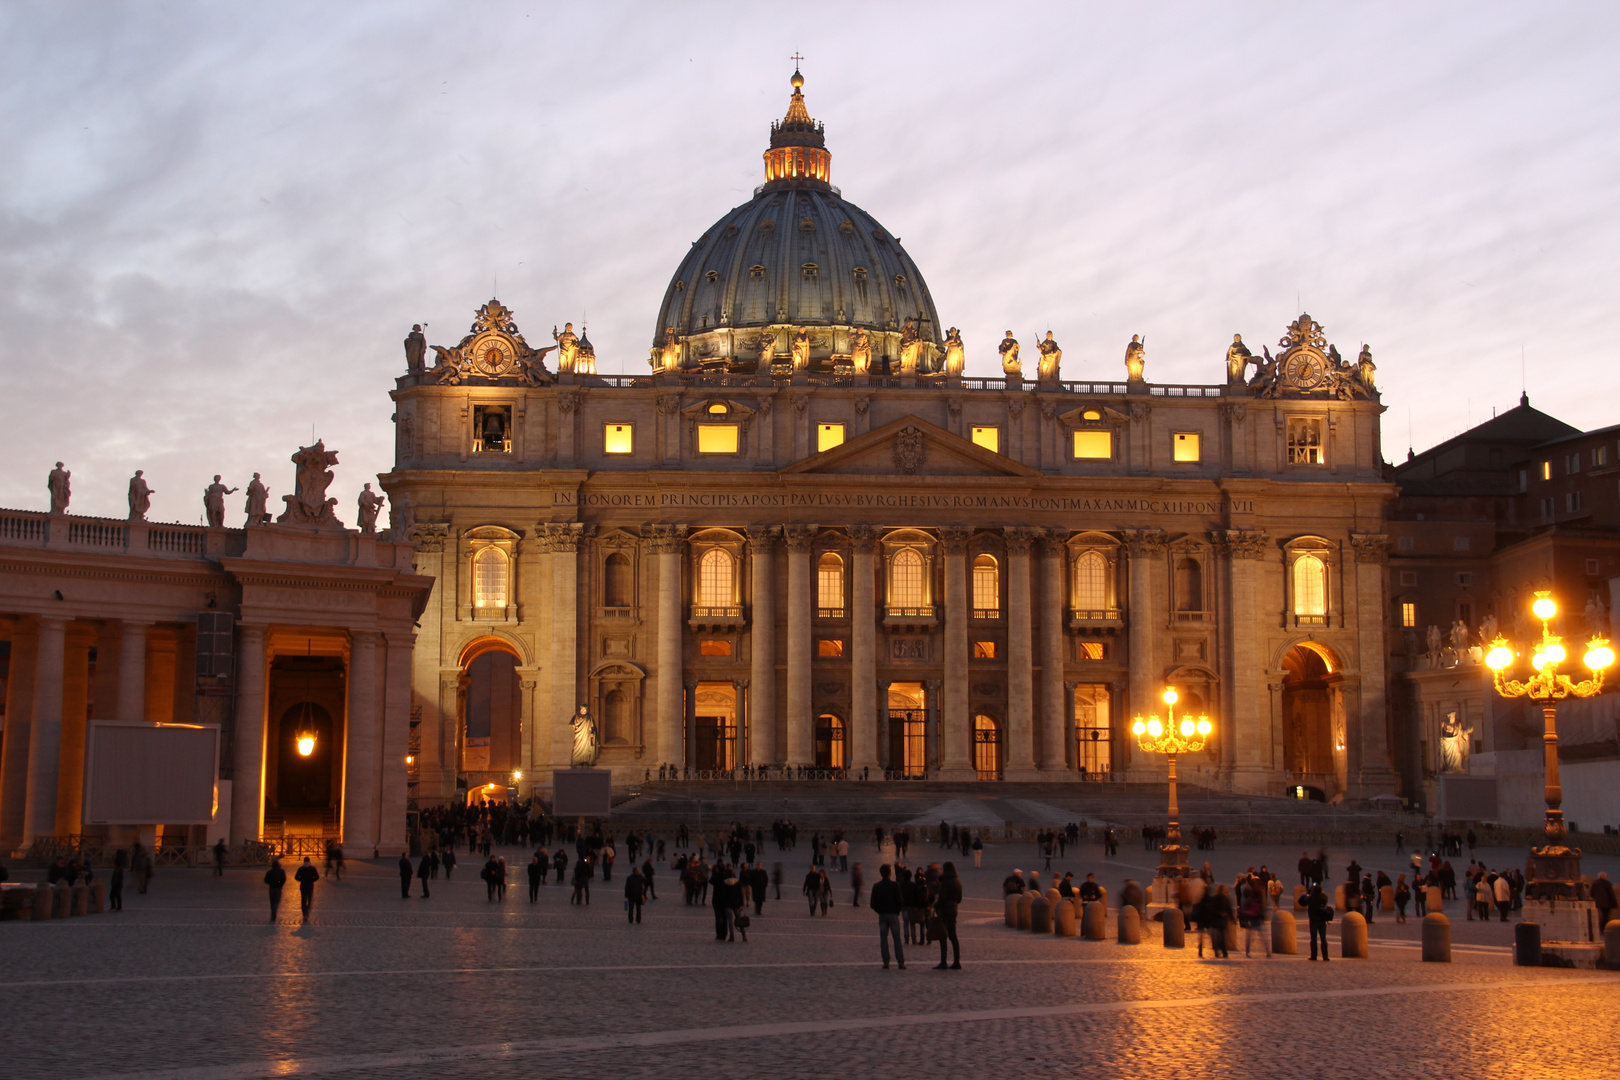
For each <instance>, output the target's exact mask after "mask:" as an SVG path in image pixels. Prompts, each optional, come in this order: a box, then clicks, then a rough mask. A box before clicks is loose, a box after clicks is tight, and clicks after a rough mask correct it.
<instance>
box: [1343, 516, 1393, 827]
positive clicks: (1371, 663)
mask: <svg viewBox="0 0 1620 1080" xmlns="http://www.w3.org/2000/svg"><path fill="white" fill-rule="evenodd" d="M1350 545H1351V547H1353V548H1354V549H1355V553H1356V571H1355V597H1356V609H1355V611H1353V612H1350V616H1351V618H1353V619H1354V620H1355V623H1356V653H1357V656H1356V660H1355V665H1356V667H1357V668H1359V669H1360V671H1361V692H1360V693H1359V694H1356V695H1351V694H1349V693H1346V694H1345V701H1346V710H1345V711H1346V715H1345V729H1346V733H1347V735H1348V736H1349V737H1348V738H1346V739H1345V744H1346V745H1347V746H1349V747H1350V776H1349V780H1350V784H1349V787H1350V794H1351V796H1352V797H1357V798H1362V799H1370V798H1372V797H1373V796H1375V795H1390V794H1394V792H1395V772H1394V770H1393V769H1392V768H1391V767H1390V760H1389V727H1388V720H1387V716H1388V712H1387V708H1386V705H1385V689H1384V662H1383V654H1384V632H1383V626H1382V619H1383V611H1384V562H1385V561H1386V560H1387V559H1388V558H1389V537H1387V536H1385V535H1383V534H1382V533H1351V534H1350ZM1346 591H1347V592H1348V591H1349V590H1346ZM1353 698H1354V699H1355V704H1356V710H1355V712H1354V713H1351V712H1350V711H1349V704H1350V702H1351V700H1352V699H1353Z"/></svg>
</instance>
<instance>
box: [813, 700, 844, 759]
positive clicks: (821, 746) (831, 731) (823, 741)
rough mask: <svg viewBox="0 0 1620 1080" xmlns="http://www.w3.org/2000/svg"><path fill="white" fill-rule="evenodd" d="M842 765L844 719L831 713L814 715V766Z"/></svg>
mask: <svg viewBox="0 0 1620 1080" xmlns="http://www.w3.org/2000/svg"><path fill="white" fill-rule="evenodd" d="M843 767H844V721H843V720H841V719H839V718H838V717H836V716H834V715H833V714H832V713H822V714H821V715H820V716H818V717H816V768H818V769H842V768H843Z"/></svg>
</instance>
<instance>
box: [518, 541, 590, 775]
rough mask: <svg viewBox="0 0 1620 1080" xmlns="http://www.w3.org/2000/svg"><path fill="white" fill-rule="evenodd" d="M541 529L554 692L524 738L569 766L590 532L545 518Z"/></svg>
mask: <svg viewBox="0 0 1620 1080" xmlns="http://www.w3.org/2000/svg"><path fill="white" fill-rule="evenodd" d="M536 531H537V533H538V535H539V540H540V544H539V547H540V549H541V550H542V551H544V552H546V553H547V555H546V557H547V559H548V560H549V561H550V563H551V611H550V615H551V618H550V619H549V620H548V622H547V624H546V627H547V632H546V645H545V649H546V662H547V663H546V666H547V667H549V668H550V669H551V679H550V684H551V695H550V700H548V701H547V702H546V703H545V706H544V708H545V712H546V715H545V716H543V717H535V718H534V727H535V728H536V730H535V731H532V732H531V731H527V730H526V731H524V732H522V738H524V739H525V740H528V741H529V745H532V746H537V747H539V748H540V749H541V752H542V753H544V754H545V755H546V756H547V757H548V758H550V762H551V765H552V767H553V768H566V767H567V766H568V763H569V762H570V761H571V760H573V756H574V733H573V728H572V727H571V726H570V723H571V720H572V718H573V715H574V710H575V709H577V708H578V707H579V704H580V702H581V701H582V700H583V699H582V698H581V696H580V689H579V549H580V545H581V544H582V543H583V542H584V540H585V534H586V533H585V526H584V524H583V523H582V522H578V521H549V522H542V523H541V524H540V526H539V528H538V529H537V530H536ZM520 689H521V687H520ZM525 719H528V717H525ZM542 731H543V732H545V734H542V733H541V732H542ZM537 764H538V763H537Z"/></svg>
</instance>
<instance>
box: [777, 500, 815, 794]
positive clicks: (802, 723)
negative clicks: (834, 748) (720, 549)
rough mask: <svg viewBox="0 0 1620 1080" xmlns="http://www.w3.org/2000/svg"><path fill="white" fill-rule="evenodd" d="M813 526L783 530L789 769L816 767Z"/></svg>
mask: <svg viewBox="0 0 1620 1080" xmlns="http://www.w3.org/2000/svg"><path fill="white" fill-rule="evenodd" d="M817 531H818V530H817V528H816V526H814V525H788V526H785V527H784V528H783V529H782V535H783V539H784V540H785V542H786V545H787V552H788V555H787V560H788V607H787V669H788V670H787V680H788V684H787V747H786V750H787V752H786V753H785V754H784V755H783V762H784V763H785V764H787V765H790V766H791V765H813V764H815V760H816V759H815V746H814V745H813V740H814V738H815V724H814V719H815V718H814V717H812V716H811V715H810V714H811V711H812V709H811V694H810V685H811V684H810V651H811V646H810V617H811V615H812V614H813V613H814V609H813V608H812V606H811V604H812V598H811V595H810V548H811V546H812V545H813V544H814V542H815V538H816V532H817Z"/></svg>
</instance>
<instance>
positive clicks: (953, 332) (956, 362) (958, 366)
mask: <svg viewBox="0 0 1620 1080" xmlns="http://www.w3.org/2000/svg"><path fill="white" fill-rule="evenodd" d="M966 366H967V357H966V354H965V353H964V351H963V348H962V331H960V330H958V329H957V328H956V327H954V326H953V327H951V328H950V329H949V330H947V331H945V374H947V375H960V374H962V369H963V368H964V367H966Z"/></svg>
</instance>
